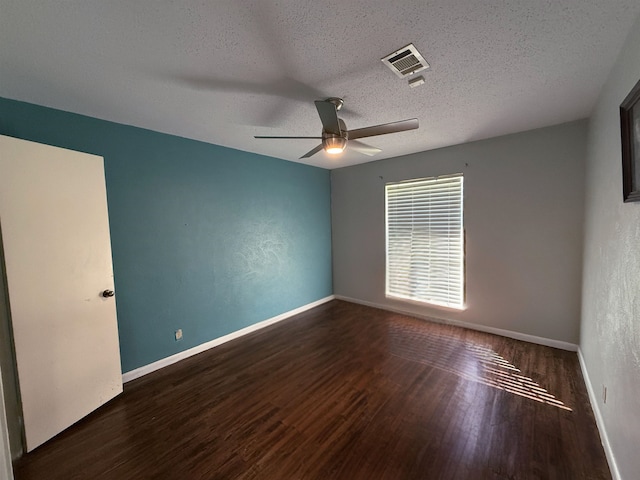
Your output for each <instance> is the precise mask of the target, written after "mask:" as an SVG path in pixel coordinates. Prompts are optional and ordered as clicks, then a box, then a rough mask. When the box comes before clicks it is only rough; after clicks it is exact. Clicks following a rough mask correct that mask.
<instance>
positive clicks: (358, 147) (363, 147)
mask: <svg viewBox="0 0 640 480" xmlns="http://www.w3.org/2000/svg"><path fill="white" fill-rule="evenodd" d="M347 145H348V146H349V148H350V149H351V150H355V151H356V152H360V153H364V154H365V155H368V156H370V157H373V156H374V155H375V154H376V153H380V152H381V151H382V150H380V149H379V148H376V147H372V146H371V145H367V144H366V143H362V142H359V141H358V140H349V142H348V143H347Z"/></svg>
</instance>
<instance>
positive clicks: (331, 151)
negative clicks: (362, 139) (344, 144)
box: [325, 147, 344, 155]
mask: <svg viewBox="0 0 640 480" xmlns="http://www.w3.org/2000/svg"><path fill="white" fill-rule="evenodd" d="M343 151H344V148H340V147H330V148H327V149H325V152H327V153H328V154H330V155H337V154H338V153H342V152H343Z"/></svg>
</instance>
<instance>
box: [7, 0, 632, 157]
mask: <svg viewBox="0 0 640 480" xmlns="http://www.w3.org/2000/svg"><path fill="white" fill-rule="evenodd" d="M639 12H640V2H638V0H549V1H546V0H504V1H496V0H493V1H491V0H487V1H481V2H479V1H477V0H417V1H408V0H396V1H393V2H391V1H369V2H365V1H348V0H346V1H345V0H340V1H334V0H316V1H313V2H310V1H300V0H297V1H296V0H280V1H277V0H256V1H249V0H213V1H212V0H209V1H206V0H200V1H195V0H175V1H169V0H137V1H133V2H132V1H130V0H111V1H104V0H77V1H76V0H29V1H25V0H0V96H2V97H6V98H12V99H17V100H23V101H27V102H31V103H36V104H40V105H46V106H50V107H54V108H58V109H61V110H66V111H70V112H76V113H81V114H85V115H90V116H93V117H98V118H102V119H106V120H112V121H115V122H120V123H125V124H129V125H135V126H139V127H144V128H149V129H152V130H156V131H160V132H166V133H171V134H175V135H180V136H183V137H188V138H193V139H198V140H202V141H205V142H209V143H215V144H219V145H224V146H228V147H233V148H237V149H241V150H246V151H250V152H256V153H261V154H265V155H271V156H274V157H279V158H284V159H288V160H294V161H298V160H297V159H298V157H299V156H300V155H302V154H304V153H305V152H307V151H308V150H310V149H311V148H313V147H314V146H315V145H316V144H317V143H318V142H317V141H314V140H257V139H254V138H253V135H311V136H316V135H319V134H320V131H321V124H320V120H319V118H318V115H317V113H316V110H315V107H314V104H313V101H314V100H318V99H324V98H326V97H329V96H340V97H343V98H344V100H345V108H344V110H343V111H342V112H341V117H342V118H343V119H344V120H345V122H346V124H347V126H348V127H349V128H352V129H353V128H360V127H364V126H368V125H375V124H380V123H387V122H392V121H396V120H402V119H405V118H412V117H417V118H418V119H419V121H420V128H419V129H418V130H413V131H410V132H403V133H397V134H391V135H385V136H379V137H373V138H368V139H365V141H366V142H367V143H368V144H370V145H373V146H376V147H379V148H381V149H382V150H383V151H382V153H380V154H378V155H376V156H374V157H366V156H364V155H362V154H360V153H357V152H350V151H349V150H348V148H347V150H346V151H345V152H344V154H343V155H341V156H340V157H331V156H329V155H327V154H325V153H324V152H321V153H320V154H318V155H315V156H313V157H311V158H309V159H304V163H308V164H311V165H317V166H321V167H325V168H336V167H341V166H346V165H353V164H356V163H362V162H366V161H371V160H378V159H382V158H388V157H394V156H398V155H402V154H407V153H413V152H418V151H423V150H429V149H434V148H439V147H444V146H448V145H454V144H459V143H464V142H468V141H472V140H478V139H482V138H488V137H493V136H496V135H502V134H507V133H512V132H517V131H523V130H528V129H532V128H537V127H542V126H547V125H552V124H557V123H562V122H566V121H571V120H576V119H580V118H585V117H587V116H588V115H589V113H590V111H591V108H592V106H593V105H594V102H595V99H596V96H597V94H598V92H599V90H600V88H601V86H602V85H603V83H604V81H605V79H606V76H607V74H608V72H609V70H610V68H611V66H612V65H613V63H614V61H615V57H616V55H617V53H618V51H619V50H620V48H621V46H622V44H623V42H624V39H625V37H626V35H627V33H628V31H629V30H630V28H631V26H632V24H633V22H634V19H635V18H636V17H637V15H638V14H639ZM408 43H414V45H415V46H416V47H417V48H418V50H419V51H420V52H421V53H422V55H423V56H424V57H425V58H426V60H427V61H428V62H429V63H430V64H431V68H430V69H429V70H426V71H424V72H422V75H424V77H425V80H426V83H425V84H424V85H422V86H420V87H417V88H415V89H410V88H409V87H408V86H407V80H406V79H404V80H403V79H400V78H398V77H396V76H395V75H394V74H393V73H392V72H391V71H390V70H389V69H388V68H387V67H385V66H384V65H383V64H382V62H381V61H380V58H382V57H383V56H385V55H387V54H389V53H391V52H393V51H394V50H397V49H399V48H401V47H403V46H405V45H406V44H408ZM621 100H622V99H621Z"/></svg>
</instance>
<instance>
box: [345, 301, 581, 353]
mask: <svg viewBox="0 0 640 480" xmlns="http://www.w3.org/2000/svg"><path fill="white" fill-rule="evenodd" d="M335 298H336V299H337V300H344V301H345V302H351V303H358V304H360V305H366V306H367V307H374V308H379V309H381V310H387V311H389V312H394V313H400V314H402V315H409V316H411V317H417V318H421V319H423V320H428V321H430V322H436V323H444V324H447V325H455V326H456V327H463V328H468V329H469V330H477V331H480V332H486V333H493V334H494V335H500V336H502V337H508V338H514V339H516V340H522V341H525V342H529V343H536V344H538V345H545V346H547V347H553V348H559V349H561V350H568V351H570V352H577V351H578V345H576V344H575V343H569V342H563V341H561V340H553V339H551V338H544V337H537V336H535V335H529V334H526V333H519V332H514V331H511V330H503V329H501V328H494V327H487V326H484V325H477V324H475V323H467V322H461V321H459V320H446V319H443V318H436V317H432V316H429V315H421V314H419V313H415V312H411V311H409V310H403V309H401V308H395V307H390V306H388V305H382V304H378V303H373V302H367V301H365V300H358V299H357V298H350V297H345V296H343V295H335Z"/></svg>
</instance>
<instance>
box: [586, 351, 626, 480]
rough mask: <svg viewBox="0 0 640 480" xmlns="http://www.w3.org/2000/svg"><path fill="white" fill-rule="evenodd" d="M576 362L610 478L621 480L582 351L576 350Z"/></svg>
mask: <svg viewBox="0 0 640 480" xmlns="http://www.w3.org/2000/svg"><path fill="white" fill-rule="evenodd" d="M578 360H579V362H580V369H581V370H582V377H583V378H584V383H585V385H586V386H587V392H588V393H589V401H590V402H591V408H592V409H593V414H594V415H595V417H596V425H597V426H598V431H599V432H600V440H601V441H602V447H603V448H604V453H605V455H606V456H607V461H608V462H609V470H611V476H612V477H613V480H622V476H620V471H619V470H618V464H617V463H616V458H615V456H614V455H613V450H612V449H611V443H609V436H608V435H607V429H606V428H605V425H604V419H603V418H602V413H601V412H600V407H599V406H598V397H597V396H596V392H595V390H594V389H593V384H592V383H591V379H590V378H589V372H588V370H587V364H586V363H585V361H584V356H583V355H582V350H581V349H580V348H578Z"/></svg>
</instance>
